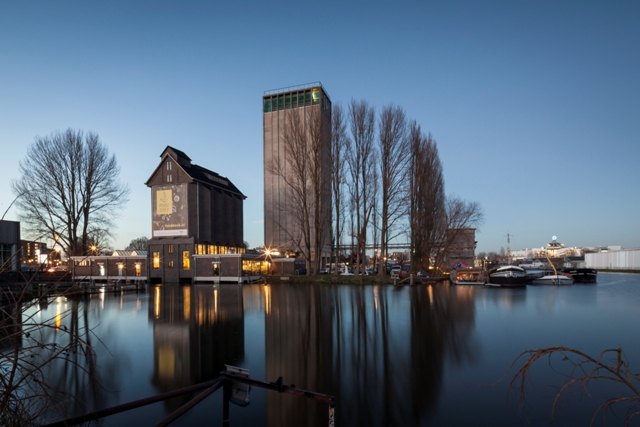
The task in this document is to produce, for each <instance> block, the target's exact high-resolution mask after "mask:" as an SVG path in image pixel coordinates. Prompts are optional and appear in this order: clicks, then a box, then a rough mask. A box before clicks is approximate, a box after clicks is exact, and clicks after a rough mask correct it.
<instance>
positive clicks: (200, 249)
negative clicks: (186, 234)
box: [196, 245, 207, 255]
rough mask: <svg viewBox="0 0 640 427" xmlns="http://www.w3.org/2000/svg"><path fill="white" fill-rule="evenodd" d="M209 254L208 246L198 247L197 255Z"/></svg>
mask: <svg viewBox="0 0 640 427" xmlns="http://www.w3.org/2000/svg"><path fill="white" fill-rule="evenodd" d="M206 253H207V246H206V245H196V254H198V255H205V254H206Z"/></svg>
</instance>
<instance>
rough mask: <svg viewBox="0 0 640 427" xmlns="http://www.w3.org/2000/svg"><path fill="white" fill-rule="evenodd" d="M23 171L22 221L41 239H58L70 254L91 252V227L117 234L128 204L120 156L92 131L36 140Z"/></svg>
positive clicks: (15, 185) (16, 187)
mask: <svg viewBox="0 0 640 427" xmlns="http://www.w3.org/2000/svg"><path fill="white" fill-rule="evenodd" d="M20 172H21V175H22V176H21V178H20V179H19V180H17V181H14V182H12V183H11V187H12V189H13V192H14V194H16V196H19V197H18V200H17V201H16V204H17V206H18V207H19V208H20V210H21V212H20V213H19V215H18V216H19V218H20V220H21V221H22V222H23V224H24V225H25V227H26V229H27V230H28V231H30V232H31V233H33V234H34V235H35V236H39V237H40V238H42V237H49V238H51V239H55V240H57V241H58V242H59V243H60V244H61V245H62V247H63V248H64V250H65V252H66V253H67V254H68V255H81V254H86V253H88V251H89V249H88V243H89V232H90V230H91V228H92V227H93V228H94V229H103V230H109V229H111V228H112V227H113V219H114V218H115V217H116V215H117V213H118V210H119V208H120V207H121V206H122V205H124V204H125V203H126V202H127V200H128V194H129V187H128V186H127V185H123V184H121V183H120V182H119V181H118V173H119V167H118V163H117V161H116V157H115V155H110V154H109V151H108V149H107V147H106V146H105V145H103V144H102V142H101V141H100V139H99V137H98V135H97V134H95V133H92V132H88V133H87V134H84V133H83V132H82V131H74V130H72V129H67V130H66V131H64V132H54V133H52V134H51V135H50V136H48V137H36V139H35V142H34V143H33V144H32V145H31V146H30V147H29V149H28V150H27V157H26V158H25V159H23V160H22V161H21V162H20ZM58 239H59V240H58Z"/></svg>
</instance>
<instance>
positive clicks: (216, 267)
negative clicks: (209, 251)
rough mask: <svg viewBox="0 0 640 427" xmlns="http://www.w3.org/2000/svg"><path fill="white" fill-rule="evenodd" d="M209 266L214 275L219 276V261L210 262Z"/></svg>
mask: <svg viewBox="0 0 640 427" xmlns="http://www.w3.org/2000/svg"><path fill="white" fill-rule="evenodd" d="M211 267H212V268H213V275H214V276H215V277H218V276H220V263H219V262H212V263H211Z"/></svg>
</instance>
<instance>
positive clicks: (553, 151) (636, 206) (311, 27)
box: [0, 0, 640, 252]
mask: <svg viewBox="0 0 640 427" xmlns="http://www.w3.org/2000/svg"><path fill="white" fill-rule="evenodd" d="M638 46H640V2H637V1H615V2H604V1H588V0H586V1H585V0H582V1H558V0H549V1H545V0H541V1H524V0H515V1H514V0H505V1H491V0H487V1H482V2H480V1H426V0H425V1H393V2H391V1H381V0H376V1H369V2H362V1H352V2H344V1H341V2H336V1H331V0H328V1H324V2H322V3H320V2H308V1H300V0H298V1H283V2H279V1H275V2H265V1H242V0H241V1H235V2H220V1H206V2H205V1H202V2H200V1H185V2H176V1H161V0H158V1H148V2H145V1H136V2H130V1H109V2H100V1H93V0H83V1H76V0H69V1H64V2H62V1H57V2H52V1H29V2H11V1H6V2H0V152H1V153H2V155H1V159H2V165H3V167H2V179H1V180H0V214H1V213H4V212H5V210H6V209H7V208H8V207H9V205H10V204H11V202H12V201H13V199H14V195H13V193H12V191H11V187H10V183H11V181H14V180H17V179H19V177H20V173H19V168H18V165H19V162H20V161H21V160H22V159H24V158H25V156H26V153H27V148H28V146H29V145H30V144H32V143H33V141H34V138H35V137H37V136H47V135H50V134H51V133H52V132H57V131H63V130H65V129H67V128H72V129H82V130H84V131H91V132H95V133H97V134H98V135H99V136H100V139H101V141H102V142H103V143H104V144H105V145H106V146H107V147H108V149H109V150H110V151H111V152H112V153H114V154H115V155H116V158H117V160H118V163H119V165H120V168H121V172H120V180H121V182H123V183H126V184H128V185H129V187H130V188H131V194H130V199H129V202H128V203H127V204H126V206H125V207H124V208H123V209H122V211H121V212H120V216H119V218H118V220H117V221H116V224H117V228H116V229H115V230H113V234H114V236H115V241H114V244H113V246H114V248H116V249H123V248H124V247H125V246H126V245H127V244H128V243H129V242H130V241H131V240H132V239H135V238H137V237H141V236H146V237H151V192H150V189H149V188H148V187H146V186H145V182H146V181H147V179H148V178H149V177H150V175H151V173H152V172H153V171H154V169H155V168H156V167H157V165H158V164H159V162H160V157H159V156H160V154H161V153H162V152H163V150H164V149H165V147H166V146H167V145H170V146H172V147H175V148H177V149H179V150H182V151H184V152H185V153H186V154H187V155H188V156H189V157H190V158H191V159H192V161H193V163H195V164H198V165H200V166H203V167H205V168H208V169H211V170H213V171H215V172H217V173H219V174H220V175H222V176H226V177H228V178H229V179H230V180H231V181H232V182H233V183H234V184H235V185H236V186H237V187H238V188H239V189H240V190H241V191H242V192H243V193H244V194H245V195H246V196H247V199H246V200H245V202H244V239H245V241H247V242H248V243H249V246H250V247H257V246H261V245H262V244H263V239H264V235H263V233H264V232H263V158H262V95H263V94H264V92H265V91H268V90H272V89H278V88H283V87H288V86H295V85H300V84H306V83H310V82H316V81H320V82H321V83H322V85H323V87H324V88H325V90H326V91H327V93H328V94H329V96H330V98H331V100H332V102H333V103H334V104H336V103H341V104H343V105H347V104H348V103H349V102H350V101H351V100H358V101H359V100H366V101H367V102H368V103H369V104H371V105H372V106H373V107H374V108H376V109H377V110H378V111H379V110H380V109H381V108H382V107H383V106H385V105H389V104H394V105H399V106H401V107H402V108H404V110H405V112H406V115H407V117H408V118H409V119H412V120H416V121H417V122H418V123H419V124H420V125H421V127H422V129H423V130H424V131H425V132H430V133H431V134H432V136H433V138H435V140H436V141H437V144H438V149H439V153H440V159H441V161H442V164H443V171H444V179H445V192H446V194H447V195H448V196H455V197H460V198H462V199H464V200H467V201H475V202H478V203H479V204H480V205H481V206H482V209H483V211H484V217H485V220H484V223H483V224H482V225H480V227H479V228H478V230H477V234H476V240H477V241H478V244H477V249H476V250H477V252H481V251H485V252H489V251H496V252H498V251H500V249H501V248H504V249H506V248H507V236H509V240H510V244H509V245H510V248H511V249H512V250H516V249H525V248H535V247H541V246H544V245H546V244H547V243H549V242H550V241H551V237H552V236H557V238H558V241H559V242H561V243H563V244H565V246H578V247H585V246H608V245H621V246H622V247H623V248H638V247H640V227H639V226H638V222H639V220H640V197H639V194H638V193H639V192H638V184H640V168H639V167H638V163H639V162H640V144H639V138H640V50H639V48H638ZM17 214H18V212H17V210H16V207H15V205H14V207H11V209H10V210H9V211H8V212H7V214H6V217H5V219H9V220H17Z"/></svg>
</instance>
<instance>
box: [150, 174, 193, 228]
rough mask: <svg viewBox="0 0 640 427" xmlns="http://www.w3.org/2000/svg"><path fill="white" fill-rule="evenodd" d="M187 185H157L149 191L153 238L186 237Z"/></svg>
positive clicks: (187, 214) (187, 215) (187, 213)
mask: <svg viewBox="0 0 640 427" xmlns="http://www.w3.org/2000/svg"><path fill="white" fill-rule="evenodd" d="M187 189H188V187H187V184H176V185H158V186H155V187H153V188H152V190H151V194H152V195H151V205H152V207H151V209H152V211H153V212H152V226H151V227H152V232H153V237H163V236H187V235H188V225H189V222H188V221H189V204H188V197H187Z"/></svg>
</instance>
